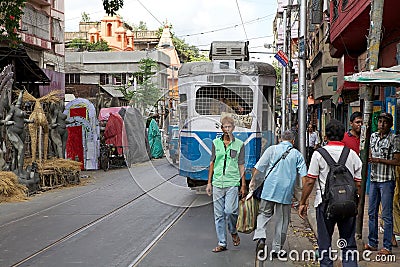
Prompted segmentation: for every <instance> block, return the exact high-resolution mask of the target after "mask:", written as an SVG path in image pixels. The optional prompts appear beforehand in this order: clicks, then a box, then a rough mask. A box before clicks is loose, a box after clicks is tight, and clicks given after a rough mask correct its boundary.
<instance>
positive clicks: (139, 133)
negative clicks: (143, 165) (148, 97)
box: [119, 108, 150, 167]
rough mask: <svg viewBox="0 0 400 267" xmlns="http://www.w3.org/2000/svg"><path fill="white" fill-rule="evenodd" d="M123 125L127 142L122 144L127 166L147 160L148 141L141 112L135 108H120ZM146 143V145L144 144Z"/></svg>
mask: <svg viewBox="0 0 400 267" xmlns="http://www.w3.org/2000/svg"><path fill="white" fill-rule="evenodd" d="M121 111H124V112H125V114H124V115H122V117H123V120H124V125H125V132H126V137H127V141H128V143H127V144H126V145H125V144H124V154H125V159H126V163H127V166H128V167H130V166H131V165H132V164H135V163H139V162H145V161H149V160H150V158H149V154H148V150H147V145H148V141H147V138H146V128H145V122H144V119H143V116H142V114H141V113H140V111H139V110H138V109H137V108H127V109H121V110H120V112H119V113H120V114H121V113H124V112H121ZM146 144H147V145H146Z"/></svg>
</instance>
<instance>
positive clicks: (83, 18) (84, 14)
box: [81, 12, 90, 22]
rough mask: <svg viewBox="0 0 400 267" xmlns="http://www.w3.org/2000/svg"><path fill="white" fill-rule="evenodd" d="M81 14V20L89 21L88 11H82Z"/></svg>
mask: <svg viewBox="0 0 400 267" xmlns="http://www.w3.org/2000/svg"><path fill="white" fill-rule="evenodd" d="M81 16H82V18H81V21H82V22H89V21H90V16H89V14H88V13H86V12H82V14H81Z"/></svg>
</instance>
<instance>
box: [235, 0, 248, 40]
mask: <svg viewBox="0 0 400 267" xmlns="http://www.w3.org/2000/svg"><path fill="white" fill-rule="evenodd" d="M236 6H237V9H238V12H239V16H240V21H241V22H242V26H243V31H244V35H245V36H246V41H247V40H248V38H247V32H246V27H244V23H243V17H242V13H241V12H240V7H239V2H238V0H236Z"/></svg>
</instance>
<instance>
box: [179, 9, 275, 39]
mask: <svg viewBox="0 0 400 267" xmlns="http://www.w3.org/2000/svg"><path fill="white" fill-rule="evenodd" d="M271 15H275V14H269V15H267V16H264V17H260V18H256V19H253V20H249V21H246V22H242V24H251V23H256V22H261V21H263V20H266V19H267V18H268V17H269V16H271ZM242 24H235V25H231V26H226V27H223V28H218V29H215V30H209V31H204V32H198V33H191V34H181V35H177V36H178V37H191V36H196V35H202V34H207V33H215V32H219V31H225V30H229V29H233V28H236V27H238V26H240V25H242Z"/></svg>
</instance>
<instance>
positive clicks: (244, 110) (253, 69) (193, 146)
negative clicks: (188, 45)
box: [178, 41, 276, 187]
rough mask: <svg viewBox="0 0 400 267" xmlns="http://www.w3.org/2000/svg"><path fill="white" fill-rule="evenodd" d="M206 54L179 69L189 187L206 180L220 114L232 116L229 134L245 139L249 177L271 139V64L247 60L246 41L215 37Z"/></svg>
mask: <svg viewBox="0 0 400 267" xmlns="http://www.w3.org/2000/svg"><path fill="white" fill-rule="evenodd" d="M210 59H211V61H208V62H189V63H184V64H183V65H182V67H181V68H180V70H179V79H178V80H179V86H178V87H179V98H180V103H179V106H178V109H179V131H180V134H179V147H180V155H179V172H180V175H181V176H184V177H187V183H188V186H189V187H197V186H201V185H204V184H206V183H207V179H208V168H209V165H210V156H211V149H212V141H213V139H215V138H216V137H220V136H221V135H222V130H221V124H220V119H221V116H231V117H233V119H234V120H235V130H234V132H233V134H234V136H235V138H239V139H240V140H242V141H243V142H244V144H245V157H246V161H245V162H246V163H245V167H246V179H247V180H249V179H250V178H251V169H252V168H253V167H254V165H255V163H256V162H257V160H258V159H259V158H260V156H261V153H262V152H263V150H264V149H265V148H266V147H268V146H270V145H271V144H274V143H275V129H276V126H275V122H274V110H275V109H274V105H275V82H276V73H275V69H274V68H273V66H271V65H270V64H267V63H263V62H251V61H249V52H248V42H236V41H228V42H213V43H212V44H211V49H210Z"/></svg>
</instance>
